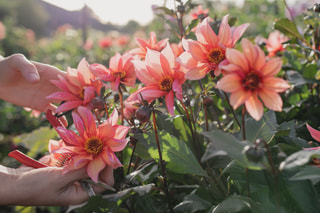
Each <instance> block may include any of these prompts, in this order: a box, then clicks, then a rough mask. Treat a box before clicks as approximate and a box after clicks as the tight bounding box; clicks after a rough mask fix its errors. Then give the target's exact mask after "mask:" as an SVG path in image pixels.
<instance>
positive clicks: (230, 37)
mask: <svg viewBox="0 0 320 213" xmlns="http://www.w3.org/2000/svg"><path fill="white" fill-rule="evenodd" d="M248 26H249V24H242V25H240V26H238V27H236V28H234V29H232V28H231V27H230V26H229V24H228V15H226V16H224V17H223V19H222V22H221V25H220V28H219V34H218V35H216V33H215V32H214V31H213V30H212V28H211V26H210V24H209V17H207V18H205V19H204V20H203V21H202V22H201V23H200V24H199V25H198V26H197V28H196V37H197V41H194V40H191V39H187V40H186V39H183V40H182V45H183V47H184V49H185V50H186V51H185V52H184V53H182V54H181V55H180V56H179V58H178V62H179V63H180V64H181V65H182V66H183V67H185V68H186V69H187V70H188V71H187V72H186V76H185V77H186V78H187V79H190V80H199V79H202V78H204V77H205V76H206V74H207V73H208V72H210V71H214V75H215V76H219V75H220V70H219V64H220V63H221V62H222V61H223V60H224V59H225V58H226V57H225V52H226V48H231V47H234V46H235V44H236V42H237V41H238V40H239V39H240V37H241V36H242V35H243V33H244V32H245V30H246V29H247V27H248Z"/></svg>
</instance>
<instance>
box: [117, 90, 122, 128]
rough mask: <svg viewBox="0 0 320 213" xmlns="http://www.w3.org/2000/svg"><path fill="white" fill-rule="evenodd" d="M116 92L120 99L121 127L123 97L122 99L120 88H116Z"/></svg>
mask: <svg viewBox="0 0 320 213" xmlns="http://www.w3.org/2000/svg"><path fill="white" fill-rule="evenodd" d="M118 91H119V99H120V113H121V125H123V97H122V90H121V87H120V86H119V88H118Z"/></svg>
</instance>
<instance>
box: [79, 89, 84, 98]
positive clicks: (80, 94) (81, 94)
mask: <svg viewBox="0 0 320 213" xmlns="http://www.w3.org/2000/svg"><path fill="white" fill-rule="evenodd" d="M78 94H79V97H80V98H81V99H82V100H83V99H84V88H81V90H79V92H78Z"/></svg>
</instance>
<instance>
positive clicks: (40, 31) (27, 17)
mask: <svg viewBox="0 0 320 213" xmlns="http://www.w3.org/2000/svg"><path fill="white" fill-rule="evenodd" d="M14 1H16V2H17V4H16V12H17V14H16V15H17V24H19V25H22V26H24V27H26V28H29V29H32V30H33V31H34V32H35V34H36V35H40V36H41V35H44V28H45V26H46V23H47V21H48V18H49V16H48V15H47V13H46V12H45V10H44V8H43V7H42V5H41V4H39V2H38V1H36V0H14Z"/></svg>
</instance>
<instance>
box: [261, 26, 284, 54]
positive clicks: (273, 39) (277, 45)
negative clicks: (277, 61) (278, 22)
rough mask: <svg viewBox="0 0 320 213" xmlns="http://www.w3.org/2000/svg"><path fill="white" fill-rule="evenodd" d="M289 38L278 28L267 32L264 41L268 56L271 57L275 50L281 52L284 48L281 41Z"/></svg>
mask: <svg viewBox="0 0 320 213" xmlns="http://www.w3.org/2000/svg"><path fill="white" fill-rule="evenodd" d="M288 40H289V38H288V37H287V36H285V35H283V34H282V33H280V32H279V31H278V30H276V31H273V32H272V33H270V34H269V37H268V39H266V40H265V41H264V42H265V43H266V48H267V51H268V52H269V55H268V56H269V57H273V56H275V55H276V53H277V52H281V51H283V50H284V48H283V45H282V43H283V42H286V41H288Z"/></svg>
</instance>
